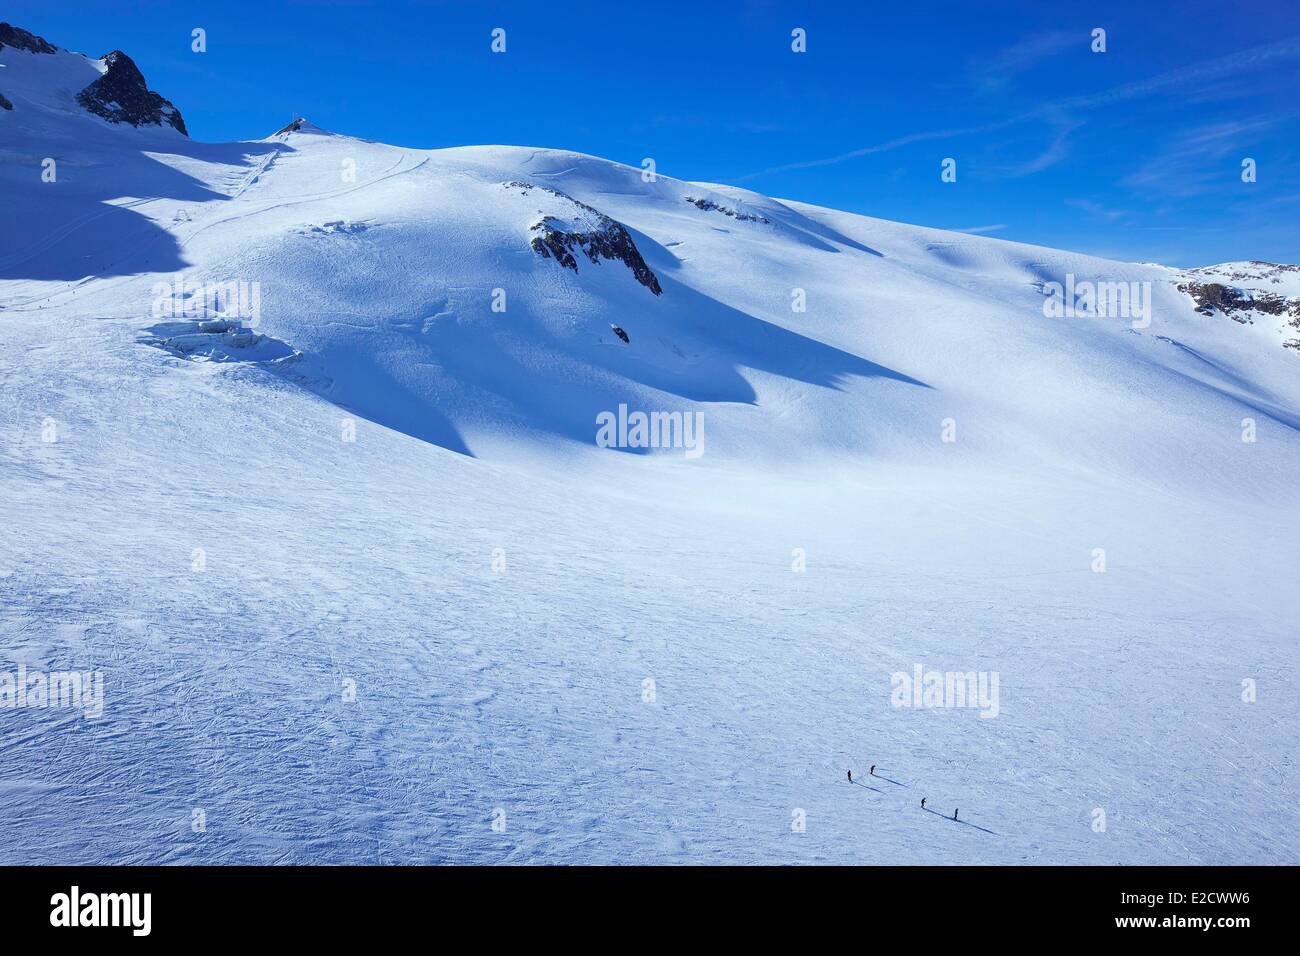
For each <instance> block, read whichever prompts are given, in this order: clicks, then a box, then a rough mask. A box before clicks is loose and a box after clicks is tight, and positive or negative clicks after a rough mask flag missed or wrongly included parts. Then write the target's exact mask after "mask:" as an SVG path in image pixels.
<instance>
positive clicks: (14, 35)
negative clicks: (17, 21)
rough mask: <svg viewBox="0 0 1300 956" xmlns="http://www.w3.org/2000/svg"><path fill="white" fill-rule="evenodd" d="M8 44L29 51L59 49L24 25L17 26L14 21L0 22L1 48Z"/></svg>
mask: <svg viewBox="0 0 1300 956" xmlns="http://www.w3.org/2000/svg"><path fill="white" fill-rule="evenodd" d="M7 46H9V47H13V48H14V49H15V50H26V51H27V52H28V53H56V52H58V49H59V48H58V47H56V46H55V45H54V44H52V43H49V42H47V41H45V40H43V39H41V38H40V37H38V36H37V35H36V34H34V33H28V32H27V31H26V30H24V29H23V28H22V27H16V26H14V25H13V24H12V23H0V50H3V49H4V48H5V47H7Z"/></svg>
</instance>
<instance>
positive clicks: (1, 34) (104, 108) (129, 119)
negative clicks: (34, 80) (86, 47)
mask: <svg viewBox="0 0 1300 956" xmlns="http://www.w3.org/2000/svg"><path fill="white" fill-rule="evenodd" d="M6 50H9V51H13V52H14V53H22V54H28V55H32V56H39V57H50V58H51V59H55V60H58V61H60V62H58V63H57V64H55V65H54V67H53V69H52V70H51V71H49V72H50V75H51V76H53V75H58V76H59V79H60V80H64V79H67V78H71V77H76V76H80V77H82V78H83V79H84V80H86V82H85V83H84V85H83V86H82V87H81V88H80V89H79V90H78V92H76V93H75V95H74V96H73V100H74V101H75V103H76V104H77V105H78V106H80V107H82V108H83V109H85V110H86V111H87V112H88V113H91V114H92V115H94V116H98V117H100V118H101V119H104V120H107V121H108V122H110V123H124V124H127V125H129V126H134V127H137V128H138V127H146V126H168V127H170V128H172V129H174V130H176V131H177V132H179V133H181V134H183V135H189V134H188V131H187V130H186V128H185V120H184V119H183V118H182V117H181V113H180V110H178V109H177V108H176V107H175V105H174V104H172V102H171V101H170V100H168V99H165V98H164V97H163V96H161V95H160V94H158V93H155V92H153V91H152V90H150V89H149V86H148V84H147V83H146V82H145V78H144V75H143V74H142V73H141V72H140V69H139V67H137V66H136V65H135V62H134V61H133V60H132V59H131V58H130V57H129V56H127V55H126V54H125V53H123V52H122V51H121V50H114V51H113V52H112V53H108V54H106V55H105V56H103V57H101V58H100V59H98V60H90V59H89V58H88V57H86V56H84V55H82V54H80V53H74V52H72V51H70V50H65V49H63V48H62V47H57V46H55V45H54V44H52V43H50V42H48V41H47V40H45V39H43V38H42V37H38V36H36V35H35V34H33V33H31V32H29V31H27V30H24V29H22V28H21V27H16V26H13V25H12V24H9V23H0V56H2V55H3V54H4V53H5V51H6ZM11 72H13V71H6V72H5V73H0V84H3V83H5V82H6V81H8V80H9V79H10V75H9V74H10V73H11ZM37 72H44V71H40V70H38V71H37ZM27 92H32V93H34V94H35V96H34V98H33V100H34V104H33V105H35V104H39V105H44V106H48V105H51V104H52V103H57V102H59V101H60V100H62V99H63V98H64V97H66V95H67V93H66V88H65V87H63V86H62V84H61V83H59V82H51V81H46V82H44V83H39V84H37V86H36V88H35V89H33V90H29V91H27ZM5 93H6V90H4V89H0V109H4V110H7V111H9V112H13V111H14V110H15V109H16V108H20V107H16V106H15V98H17V100H18V102H19V103H20V104H21V102H22V99H23V97H21V96H18V95H17V94H15V93H12V92H11V93H10V95H9V96H6V95H4V94H5Z"/></svg>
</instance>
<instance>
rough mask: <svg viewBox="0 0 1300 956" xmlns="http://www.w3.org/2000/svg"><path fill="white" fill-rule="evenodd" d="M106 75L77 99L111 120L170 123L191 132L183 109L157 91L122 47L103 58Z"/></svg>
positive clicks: (174, 127) (148, 123)
mask: <svg viewBox="0 0 1300 956" xmlns="http://www.w3.org/2000/svg"><path fill="white" fill-rule="evenodd" d="M102 62H103V63H104V65H105V66H106V67H107V69H106V70H105V72H104V75H103V76H101V77H100V78H99V79H97V80H96V81H95V82H94V83H91V84H90V85H89V86H87V87H86V88H85V89H84V90H82V91H81V92H80V93H78V94H77V102H78V103H80V104H81V105H82V106H84V107H85V108H86V109H87V110H89V111H90V112H91V113H94V114H95V115H96V116H100V117H103V118H104V119H106V120H108V121H109V122H110V123H128V124H130V125H131V126H137V127H138V126H163V125H167V126H170V127H172V128H173V129H175V130H177V131H179V132H180V133H182V134H184V135H186V136H188V135H189V132H188V131H187V130H186V129H185V120H184V119H182V118H181V114H180V110H178V109H177V108H176V107H175V106H173V105H172V104H171V102H170V101H169V100H166V99H163V98H162V97H161V96H159V95H158V94H157V93H154V92H153V91H152V90H150V89H149V87H148V86H147V85H146V84H145V81H144V75H143V74H142V73H141V72H140V70H139V68H138V67H137V66H136V65H135V63H134V62H133V61H132V59H131V58H130V57H129V56H127V55H126V54H125V53H123V52H122V51H121V50H114V51H113V52H112V53H110V54H108V55H107V56H105V57H104V58H103V61H102Z"/></svg>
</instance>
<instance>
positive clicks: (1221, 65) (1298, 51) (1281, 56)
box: [734, 37, 1300, 182]
mask: <svg viewBox="0 0 1300 956" xmlns="http://www.w3.org/2000/svg"><path fill="white" fill-rule="evenodd" d="M1296 58H1300V37H1290V38H1288V39H1285V40H1279V41H1277V42H1276V43H1267V44H1263V45H1261V46H1257V47H1251V48H1250V49H1247V50H1240V51H1238V52H1236V53H1229V54H1227V55H1225V56H1221V57H1218V58H1217V59H1214V60H1207V61H1205V62H1203V63H1197V64H1195V65H1193V66H1188V67H1182V68H1180V69H1177V70H1170V71H1168V72H1166V73H1161V74H1159V75H1158V76H1153V77H1151V78H1149V79H1146V80H1139V81H1136V82H1133V83H1124V84H1121V85H1119V86H1115V87H1111V88H1110V89H1108V90H1103V91H1101V92H1098V93H1086V94H1082V95H1079V96H1072V97H1067V98H1065V99H1061V100H1055V101H1053V102H1051V103H1046V104H1044V105H1042V106H1039V107H1036V108H1035V109H1032V110H1029V111H1028V112H1025V113H1020V114H1018V115H1016V116H1012V117H1008V118H1007V119H1002V120H995V121H993V122H989V123H983V124H978V125H973V126H963V127H955V128H949V129H940V130H930V131H926V132H918V133H910V134H908V135H906V136H899V137H896V138H894V139H891V140H887V141H885V142H883V143H876V144H873V145H871V146H864V147H862V148H860V149H854V150H849V151H848V152H845V153H840V154H838V155H835V156H827V157H824V158H821V159H809V160H803V161H800V162H793V163H783V164H781V165H779V166H770V167H768V168H767V169H761V170H758V171H756V172H753V173H747V174H745V175H743V176H738V177H734V180H735V181H736V182H748V181H750V180H753V179H758V178H759V177H762V176H769V175H772V174H774V173H784V172H790V171H793V170H799V169H811V168H814V167H820V166H834V165H837V164H839V163H844V162H848V161H849V160H853V159H859V158H861V157H863V156H870V155H873V154H875V153H885V152H889V151H891V150H895V149H899V148H901V147H904V146H910V145H912V144H914V143H922V142H929V141H933V140H943V139H952V138H953V137H957V136H972V135H982V134H985V133H991V132H995V131H998V130H1002V129H1007V128H1008V127H1011V126H1016V125H1019V124H1020V123H1026V122H1030V121H1032V120H1040V119H1043V118H1046V117H1051V116H1054V115H1060V114H1064V113H1070V112H1084V111H1088V110H1094V109H1098V108H1100V107H1103V106H1112V105H1114V104H1117V103H1123V102H1127V101H1130V100H1136V99H1141V98H1143V97H1148V96H1153V95H1155V94H1157V93H1161V92H1164V91H1166V90H1172V89H1178V90H1180V91H1181V92H1182V93H1184V94H1186V93H1188V92H1189V91H1191V90H1192V89H1194V88H1199V87H1200V86H1201V85H1203V84H1205V83H1207V82H1209V81H1212V80H1219V79H1221V78H1223V77H1227V76H1232V75H1235V74H1237V73H1242V72H1245V71H1248V70H1254V69H1259V68H1261V67H1263V66H1267V65H1269V64H1272V63H1277V62H1279V61H1283V60H1289V59H1296Z"/></svg>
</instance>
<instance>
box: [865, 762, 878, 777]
mask: <svg viewBox="0 0 1300 956" xmlns="http://www.w3.org/2000/svg"><path fill="white" fill-rule="evenodd" d="M867 772H868V773H869V774H871V776H873V777H874V776H875V775H876V765H875V764H874V763H873V764H872V765H871V769H870V770H868V771H867Z"/></svg>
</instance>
